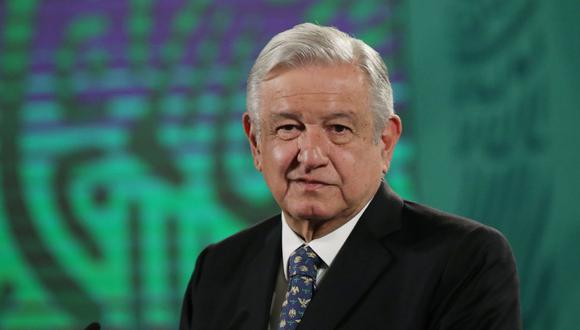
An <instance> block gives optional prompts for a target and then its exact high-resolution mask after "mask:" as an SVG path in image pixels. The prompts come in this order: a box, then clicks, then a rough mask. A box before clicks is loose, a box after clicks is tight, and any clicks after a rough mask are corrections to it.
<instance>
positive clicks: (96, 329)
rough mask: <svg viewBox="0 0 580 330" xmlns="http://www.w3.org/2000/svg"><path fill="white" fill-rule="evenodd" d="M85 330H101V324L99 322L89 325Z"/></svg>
mask: <svg viewBox="0 0 580 330" xmlns="http://www.w3.org/2000/svg"><path fill="white" fill-rule="evenodd" d="M85 330H101V324H99V322H93V323H91V324H89V325H87V327H86V328H85Z"/></svg>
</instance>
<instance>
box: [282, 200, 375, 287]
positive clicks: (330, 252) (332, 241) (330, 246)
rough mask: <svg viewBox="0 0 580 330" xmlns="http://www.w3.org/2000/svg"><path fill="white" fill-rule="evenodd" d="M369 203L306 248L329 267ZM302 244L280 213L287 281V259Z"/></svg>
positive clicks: (283, 259) (301, 240) (283, 260)
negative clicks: (312, 251) (310, 249)
mask: <svg viewBox="0 0 580 330" xmlns="http://www.w3.org/2000/svg"><path fill="white" fill-rule="evenodd" d="M369 204H370V201H369V202H368V203H367V204H366V205H365V206H364V207H363V208H362V210H360V211H359V212H358V213H357V214H356V215H355V216H354V217H352V218H351V219H350V220H349V221H347V222H346V223H345V224H343V225H342V226H340V227H338V228H337V229H335V230H334V231H332V232H331V233H329V234H327V235H326V236H323V237H319V238H316V239H313V240H312V241H310V243H308V246H310V248H312V250H314V252H316V254H318V256H319V257H320V259H322V261H324V263H325V264H326V266H327V267H330V265H331V264H332V261H333V260H334V258H335V257H336V255H337V254H338V251H340V248H341V247H342V245H343V244H344V242H345V241H346V239H347V238H348V236H349V235H350V233H351V232H352V230H353V229H354V226H355V225H356V224H357V222H358V221H359V220H360V217H361V216H362V214H363V213H364V211H365V210H366V209H367V207H368V206H369ZM302 244H306V243H305V242H304V240H303V239H302V238H301V237H300V236H298V234H296V233H295V232H294V231H293V230H292V229H291V228H290V226H288V223H287V222H286V217H285V216H284V212H282V262H283V267H284V268H283V269H284V276H285V277H286V279H288V274H287V273H288V258H289V257H290V254H291V253H292V252H294V250H296V249H297V248H299V247H300V246H301V245H302Z"/></svg>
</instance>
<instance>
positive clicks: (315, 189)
mask: <svg viewBox="0 0 580 330" xmlns="http://www.w3.org/2000/svg"><path fill="white" fill-rule="evenodd" d="M247 108H248V112H247V113H245V114H244V116H243V126H244V130H245V132H246V134H247V136H248V140H249V143H250V147H251V151H252V155H253V158H254V165H255V167H256V169H257V170H258V171H260V172H262V174H263V176H264V179H265V180H266V183H267V185H268V187H269V188H270V190H271V192H272V195H273V196H274V198H275V200H276V202H277V203H278V205H280V208H281V209H282V213H281V214H280V215H276V216H274V217H272V218H270V219H268V220H266V221H264V222H262V223H259V224H258V225H256V226H254V227H252V228H249V229H246V230H244V231H242V232H240V233H238V234H236V235H234V236H231V237H229V238H227V239H225V240H224V241H222V242H219V243H216V244H213V245H210V246H209V247H207V248H206V249H205V250H204V251H203V252H202V253H201V254H200V256H199V257H198V260H197V264H196V266H195V271H194V273H193V276H192V278H191V280H190V283H189V285H188V288H187V291H186V293H185V298H184V302H183V310H182V317H181V328H182V329H189V328H193V329H266V328H270V329H295V328H297V327H298V328H299V329H336V328H344V329H391V330H394V329H470V330H473V329H510V330H511V329H519V328H520V327H521V325H520V318H519V300H518V278H517V274H516V269H515V265H514V260H513V257H512V254H511V251H510V248H509V246H508V244H507V242H506V240H505V239H504V238H503V236H502V235H501V234H499V233H498V232H497V231H495V230H494V229H491V228H489V227H486V226H483V225H481V224H478V223H476V222H473V221H471V220H467V219H463V218H460V217H457V216H453V215H450V214H445V213H443V212H440V211H437V210H434V209H430V208H427V207H425V206H421V205H418V204H415V203H412V202H408V201H405V200H402V199H400V198H399V197H398V196H397V195H395V193H394V192H392V191H391V190H390V189H389V187H388V186H387V185H386V184H385V183H383V177H384V175H385V174H386V172H387V170H388V169H389V165H390V161H391V158H392V155H393V150H394V148H395V144H396V143H397V140H398V138H399V136H400V134H401V129H402V126H401V120H400V119H399V117H398V116H397V115H396V114H395V113H394V111H393V100H392V90H391V87H390V83H389V79H388V77H387V71H386V67H385V65H384V63H383V62H382V60H381V58H380V56H379V55H378V53H376V52H375V51H374V50H372V49H371V48H370V47H369V46H367V45H366V44H364V43H363V42H362V41H360V40H357V39H354V38H351V37H350V36H348V35H346V34H344V33H342V32H340V31H338V30H336V29H334V28H329V27H320V26H316V25H313V24H302V25H298V26H296V27H294V28H293V29H290V30H288V31H285V32H282V33H280V34H278V35H277V36H275V37H274V38H273V39H272V40H271V41H270V42H269V43H268V44H267V45H266V47H265V48H264V49H263V50H262V52H261V53H260V55H259V56H258V59H257V60H256V63H255V64H254V67H253V68H252V71H251V73H250V77H249V79H248V98H247Z"/></svg>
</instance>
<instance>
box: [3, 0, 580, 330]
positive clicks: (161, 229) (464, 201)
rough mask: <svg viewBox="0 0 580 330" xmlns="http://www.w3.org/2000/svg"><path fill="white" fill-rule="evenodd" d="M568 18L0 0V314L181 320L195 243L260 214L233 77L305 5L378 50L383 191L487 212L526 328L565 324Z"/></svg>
mask: <svg viewBox="0 0 580 330" xmlns="http://www.w3.org/2000/svg"><path fill="white" fill-rule="evenodd" d="M579 17H580V3H579V2H578V1H573V0H559V1H551V2H548V1H540V0H513V1H507V2H506V1H492V0H483V1H469V2H468V1H459V0H455V1H452V0H444V1H437V2H434V1H433V2H431V1H417V0H407V1H394V0H393V1H372V0H360V1H346V0H343V1H318V2H311V1H290V0H270V1H255V0H252V1H250V0H245V1H223V0H222V1H182V0H179V1H178V0H165V1H153V0H150V1H147V0H133V1H112V0H111V1H88V0H87V1H72V0H59V1H32V0H14V1H0V180H1V187H0V201H1V203H0V329H78V328H82V327H84V326H85V325H87V324H88V323H89V322H91V321H99V322H101V324H102V325H103V327H104V328H106V329H165V328H175V327H176V326H177V320H178V315H179V309H180V304H181V297H182V294H183V291H184V289H185V285H186V283H187V280H188V277H189V275H190V274H191V271H192V268H193V265H194V262H195V258H196V256H197V254H198V253H199V252H200V250H201V249H202V248H203V247H204V246H206V245H207V244H209V243H211V242H215V241H217V240H220V239H222V238H224V237H226V236H228V235H230V234H232V233H234V232H236V231H238V230H240V229H242V228H245V227H247V226H249V225H252V224H253V223H255V222H256V221H258V220H259V219H262V218H265V217H267V216H268V215H270V214H273V213H274V212H277V207H276V205H275V204H274V203H273V201H272V199H271V197H270V194H269V192H268V190H267V188H266V187H265V184H264V183H263V180H262V178H261V177H260V175H259V173H257V172H256V171H255V170H254V169H253V166H252V162H251V156H250V154H249V148H248V146H247V144H246V141H245V140H244V135H243V130H242V127H241V122H240V118H241V114H242V113H243V111H244V104H245V79H246V77H247V74H248V71H249V69H250V67H251V65H252V63H253V60H254V58H255V57H256V55H257V53H258V52H259V50H260V49H261V48H262V47H263V45H264V44H265V43H266V42H267V40H268V39H269V38H271V37H272V36H273V35H274V34H275V33H277V32H280V31H282V30H284V29H287V28H289V27H292V26H293V25H295V24H298V23H301V22H303V21H313V22H318V23H320V24H325V25H335V26H337V27H339V28H340V29H342V30H344V31H346V32H349V33H351V34H354V35H355V36H356V37H358V38H361V39H363V40H364V41H366V42H367V43H369V44H370V45H371V46H373V47H374V48H376V49H377V50H378V51H379V52H380V53H381V54H382V55H383V56H384V59H385V62H386V63H387V65H388V67H389V73H390V76H391V80H392V82H393V87H394V91H395V108H396V111H397V112H398V113H399V114H400V116H401V117H402V119H403V123H404V132H403V138H402V139H401V141H400V143H399V145H398V147H397V150H396V153H395V159H394V161H393V167H392V169H391V172H390V173H389V174H388V175H387V179H388V181H389V182H390V184H391V185H392V186H393V188H394V189H395V190H396V191H397V192H398V193H399V194H401V195H402V196H403V197H405V198H408V199H413V200H417V201H419V202H422V203H426V204H429V205H431V206H434V207H438V208H441V209H443V210H446V211H450V212H454V213H458V214H461V215H464V216H468V217H472V218H474V219H477V220H478V221H481V222H483V223H486V224H489V225H492V226H494V227H496V228H498V229H500V230H501V231H502V232H503V233H504V234H505V235H506V236H507V237H508V239H509V241H510V243H511V245H512V248H513V250H514V253H515V257H516V261H517V264H518V269H519V272H520V279H521V291H522V292H521V296H522V316H523V320H524V325H525V328H526V329H538V330H539V329H561V330H565V329H566V330H567V329H577V328H578V324H580V316H579V314H578V312H577V310H578V308H579V306H578V305H579V304H580V281H578V278H579V277H580V243H579V239H580V211H579V210H578V207H577V205H576V204H578V202H579V201H580V198H579V197H580V191H579V189H578V186H579V185H580V174H579V173H580V171H578V169H577V168H578V166H579V165H580V151H579V150H580V148H579V147H578V144H579V143H580V133H579V132H578V131H579V130H578V128H577V127H578V126H579V124H580V120H579V119H580V118H579V116H580V115H579V112H580V37H579V36H580V23H579V21H580V20H579V19H578V18H579Z"/></svg>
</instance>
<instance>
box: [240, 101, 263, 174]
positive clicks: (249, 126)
mask: <svg viewBox="0 0 580 330" xmlns="http://www.w3.org/2000/svg"><path fill="white" fill-rule="evenodd" d="M242 122H243V125H244V132H245V133H246V136H247V137H248V142H250V149H251V150H252V157H253V158H254V167H255V168H256V169H257V170H258V171H260V172H262V153H261V151H260V144H259V143H258V140H257V137H256V132H257V127H255V126H254V123H253V122H252V119H251V118H250V114H249V113H248V112H244V115H243V116H242ZM256 125H257V124H256Z"/></svg>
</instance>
